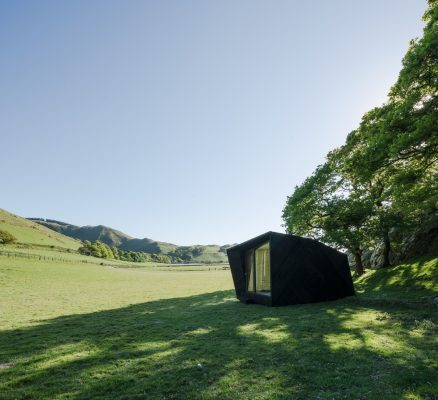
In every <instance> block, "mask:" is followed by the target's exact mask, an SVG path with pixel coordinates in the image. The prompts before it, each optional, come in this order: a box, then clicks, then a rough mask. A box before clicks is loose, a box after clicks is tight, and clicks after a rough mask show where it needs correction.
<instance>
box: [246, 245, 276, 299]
mask: <svg viewBox="0 0 438 400" xmlns="http://www.w3.org/2000/svg"><path fill="white" fill-rule="evenodd" d="M245 272H246V287H247V291H248V292H258V293H266V294H269V293H270V292H271V263H270V253H269V242H266V243H263V244H262V245H261V246H259V247H256V248H254V249H250V250H248V251H247V252H246V255H245Z"/></svg>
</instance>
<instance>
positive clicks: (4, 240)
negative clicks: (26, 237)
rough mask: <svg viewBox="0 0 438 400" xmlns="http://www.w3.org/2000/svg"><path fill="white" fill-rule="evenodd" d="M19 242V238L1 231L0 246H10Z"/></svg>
mask: <svg viewBox="0 0 438 400" xmlns="http://www.w3.org/2000/svg"><path fill="white" fill-rule="evenodd" d="M16 241H17V238H16V237H15V236H14V235H13V234H12V233H9V232H8V231H4V230H2V229H0V244H9V243H14V242H16Z"/></svg>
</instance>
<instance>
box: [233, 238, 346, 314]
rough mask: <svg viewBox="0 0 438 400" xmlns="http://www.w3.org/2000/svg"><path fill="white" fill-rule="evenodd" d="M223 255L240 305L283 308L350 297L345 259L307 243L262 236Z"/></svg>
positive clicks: (340, 254)
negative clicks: (228, 264) (262, 305)
mask: <svg viewBox="0 0 438 400" xmlns="http://www.w3.org/2000/svg"><path fill="white" fill-rule="evenodd" d="M227 254H228V261H229V263H230V268H231V273H232V275H233V281H234V286H235V288H236V295H237V298H238V299H239V300H240V301H242V302H244V303H259V304H265V305H268V306H284V305H289V304H300V303H311V302H316V301H326V300H335V299H340V298H342V297H345V296H352V295H354V287H353V281H352V279H351V273H350V267H349V265H348V260H347V256H346V255H345V254H343V253H341V252H339V251H337V250H335V249H332V248H331V247H329V246H326V245H325V244H323V243H321V242H318V241H316V240H313V239H307V238H302V237H299V236H295V235H285V234H283V233H276V232H267V233H264V234H263V235H260V236H257V237H255V238H254V239H251V240H248V241H246V242H243V243H241V244H238V245H236V246H233V247H230V248H228V249H227Z"/></svg>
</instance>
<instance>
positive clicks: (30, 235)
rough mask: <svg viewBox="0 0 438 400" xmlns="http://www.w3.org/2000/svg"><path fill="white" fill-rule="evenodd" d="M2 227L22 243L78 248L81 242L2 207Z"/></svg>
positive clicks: (70, 248)
mask: <svg viewBox="0 0 438 400" xmlns="http://www.w3.org/2000/svg"><path fill="white" fill-rule="evenodd" d="M0 229H2V230H5V231H7V232H9V233H11V234H12V235H14V236H15V237H16V238H17V242H18V243H21V244H30V245H39V246H55V247H61V248H64V249H69V250H77V249H78V248H79V246H80V245H81V243H80V242H79V241H78V240H74V239H72V238H71V237H68V236H64V235H62V234H60V233H58V232H54V231H53V230H51V229H48V228H47V227H45V226H41V225H40V224H37V223H35V222H33V221H29V220H28V219H26V218H22V217H19V216H18V215H15V214H12V213H10V212H8V211H6V210H3V209H1V208H0Z"/></svg>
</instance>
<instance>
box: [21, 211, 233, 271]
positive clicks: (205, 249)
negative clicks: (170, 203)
mask: <svg viewBox="0 0 438 400" xmlns="http://www.w3.org/2000/svg"><path fill="white" fill-rule="evenodd" d="M29 220H30V221H32V222H35V223H38V224H40V225H43V226H44V227H46V228H49V229H52V230H54V231H56V232H58V233H61V234H63V235H66V236H70V237H72V238H75V239H79V240H82V241H83V240H89V241H90V242H94V241H96V240H99V241H101V242H102V243H105V244H107V245H108V246H110V247H117V248H119V249H121V250H128V251H137V252H145V253H150V254H165V255H169V256H172V257H174V258H175V259H179V260H181V261H184V262H200V263H213V262H227V261H228V259H227V255H226V248H227V247H228V245H225V246H218V245H207V246H204V245H196V246H177V245H175V244H172V243H166V242H158V241H155V240H152V239H148V238H144V239H136V238H133V237H131V236H129V235H127V234H125V233H123V232H120V231H118V230H116V229H113V228H109V227H107V226H104V225H98V226H76V225H72V224H69V223H66V222H62V221H57V220H53V219H44V218H29Z"/></svg>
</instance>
